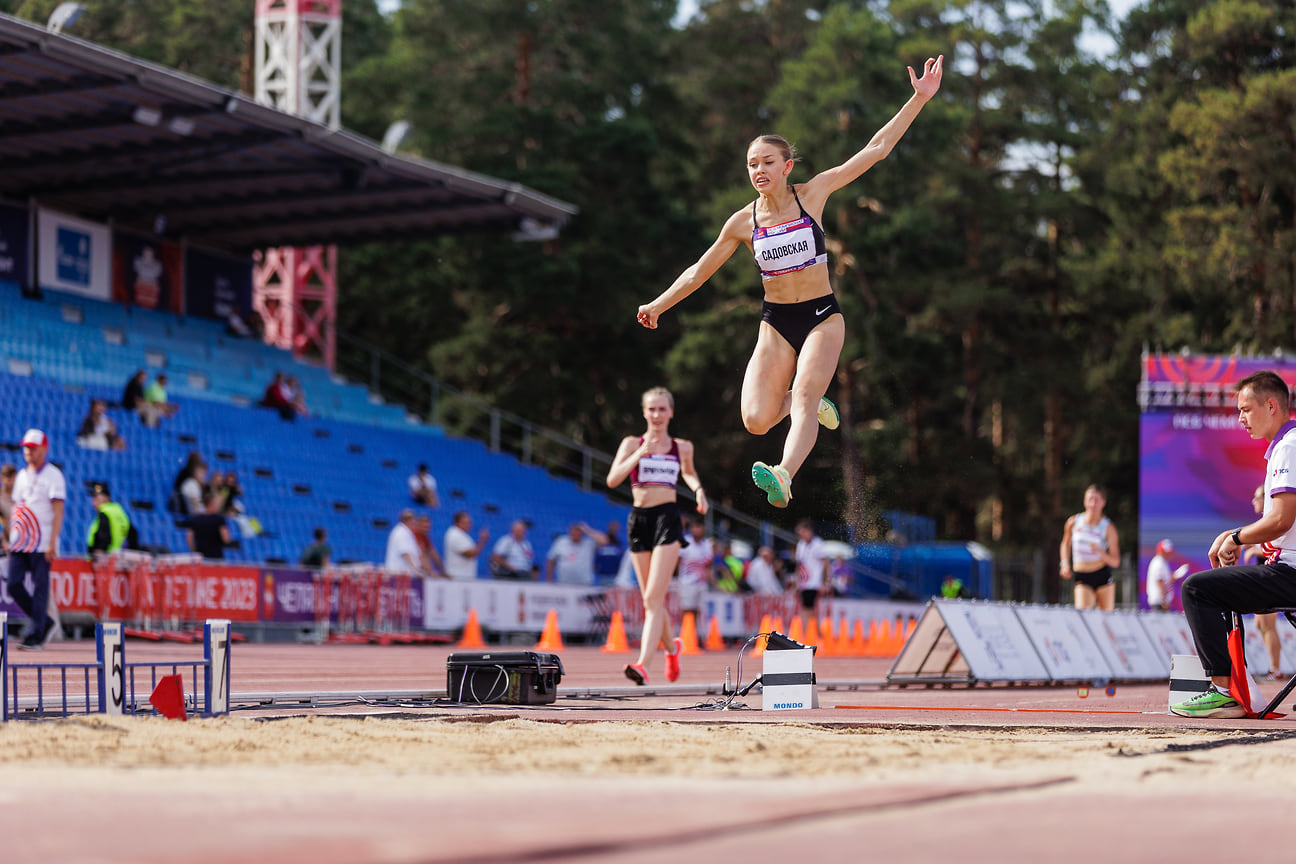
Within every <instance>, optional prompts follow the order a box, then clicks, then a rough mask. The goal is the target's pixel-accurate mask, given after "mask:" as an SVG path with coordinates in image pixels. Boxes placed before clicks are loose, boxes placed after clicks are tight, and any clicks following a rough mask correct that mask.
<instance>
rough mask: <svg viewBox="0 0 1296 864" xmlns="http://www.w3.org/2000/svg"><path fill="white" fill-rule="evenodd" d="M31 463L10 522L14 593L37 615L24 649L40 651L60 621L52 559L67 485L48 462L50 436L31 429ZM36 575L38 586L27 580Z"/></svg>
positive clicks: (26, 445)
mask: <svg viewBox="0 0 1296 864" xmlns="http://www.w3.org/2000/svg"><path fill="white" fill-rule="evenodd" d="M22 451H23V458H24V459H25V460H26V461H27V467H25V468H23V469H22V470H21V471H19V472H18V477H17V479H15V480H14V490H13V502H14V509H13V518H12V519H10V520H9V521H10V524H9V575H8V576H7V577H6V579H5V584H6V585H7V587H8V588H9V596H10V597H12V598H13V600H14V602H15V603H17V604H18V608H20V609H22V611H23V612H24V613H26V615H27V617H28V618H30V619H31V625H32V629H31V632H29V633H28V634H27V636H26V637H25V638H24V639H23V641H22V644H21V645H20V646H19V647H20V648H25V649H28V650H39V649H40V648H43V647H44V646H45V643H46V642H48V641H49V640H50V638H52V637H53V636H54V635H55V630H56V629H57V628H58V621H56V620H55V618H54V617H52V616H51V615H50V614H49V611H48V608H49V596H50V578H49V576H50V561H51V560H53V558H54V556H56V555H57V554H58V538H59V532H60V531H61V530H62V529H63V502H64V500H65V499H66V498H67V484H66V482H65V481H64V479H63V472H62V471H60V470H59V469H58V468H57V467H56V466H54V465H51V464H50V463H49V462H47V461H46V460H45V456H46V454H47V453H48V452H49V439H48V438H47V437H46V436H45V433H44V432H42V431H40V430H39V429H28V430H27V434H26V435H24V436H23V439H22ZM29 573H30V574H31V577H32V585H33V590H32V591H31V593H28V591H27V586H26V584H25V580H26V578H27V575H28V574H29Z"/></svg>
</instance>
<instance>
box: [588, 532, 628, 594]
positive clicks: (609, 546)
mask: <svg viewBox="0 0 1296 864" xmlns="http://www.w3.org/2000/svg"><path fill="white" fill-rule="evenodd" d="M603 535H604V537H605V538H606V539H607V542H605V543H600V544H599V546H598V548H597V549H595V550H594V579H595V581H596V582H597V583H598V584H599V585H611V584H612V583H613V582H615V581H616V577H617V574H618V573H620V572H621V559H623V558H625V544H624V543H622V542H621V525H620V524H619V523H617V522H609V523H608V526H607V530H606V531H604V532H603Z"/></svg>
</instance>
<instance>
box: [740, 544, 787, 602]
mask: <svg viewBox="0 0 1296 864" xmlns="http://www.w3.org/2000/svg"><path fill="white" fill-rule="evenodd" d="M747 584H748V586H750V587H751V590H753V591H755V592H756V593H757V594H765V595H767V596H775V595H778V594H782V593H783V562H782V561H780V560H779V559H778V558H777V557H776V556H775V555H774V549H773V547H770V546H762V547H760V548H759V549H757V550H756V557H755V558H753V559H752V560H751V561H749V562H747Z"/></svg>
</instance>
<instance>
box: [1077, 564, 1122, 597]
mask: <svg viewBox="0 0 1296 864" xmlns="http://www.w3.org/2000/svg"><path fill="white" fill-rule="evenodd" d="M1071 575H1072V576H1074V577H1075V581H1076V583H1077V584H1080V585H1088V586H1089V587H1090V588H1092V589H1094V590H1095V591H1097V590H1098V589H1099V588H1101V587H1102V586H1104V585H1110V584H1111V581H1112V572H1111V568H1110V567H1108V566H1107V565H1106V564H1104V565H1103V566H1101V567H1099V568H1098V569H1097V570H1095V571H1093V572H1092V573H1076V572H1072V574H1071Z"/></svg>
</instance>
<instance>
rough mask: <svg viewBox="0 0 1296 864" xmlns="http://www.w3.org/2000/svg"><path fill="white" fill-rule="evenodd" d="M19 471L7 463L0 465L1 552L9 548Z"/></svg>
mask: <svg viewBox="0 0 1296 864" xmlns="http://www.w3.org/2000/svg"><path fill="white" fill-rule="evenodd" d="M17 476H18V469H17V468H15V467H14V466H13V465H10V464H9V463H8V462H6V463H5V464H3V465H0V552H3V551H6V550H8V548H9V520H10V519H11V518H13V488H14V479H15V478H16V477H17Z"/></svg>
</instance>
